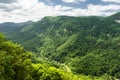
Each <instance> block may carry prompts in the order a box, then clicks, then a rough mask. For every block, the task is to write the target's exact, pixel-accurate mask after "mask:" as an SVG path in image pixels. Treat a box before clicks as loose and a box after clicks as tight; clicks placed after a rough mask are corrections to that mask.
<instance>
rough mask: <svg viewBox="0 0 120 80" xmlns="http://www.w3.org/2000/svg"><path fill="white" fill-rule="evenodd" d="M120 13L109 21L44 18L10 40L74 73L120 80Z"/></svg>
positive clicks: (64, 17)
mask: <svg viewBox="0 0 120 80" xmlns="http://www.w3.org/2000/svg"><path fill="white" fill-rule="evenodd" d="M119 20H120V13H116V14H114V15H111V16H108V17H99V16H88V17H85V16H83V17H69V16H58V17H50V16H49V17H44V18H43V19H42V20H40V21H38V22H36V23H33V24H31V25H26V26H24V27H22V28H20V29H19V30H18V31H17V32H16V33H14V34H12V35H9V36H8V38H9V39H12V40H13V41H14V42H17V43H20V44H22V45H23V46H24V47H25V48H26V49H27V50H30V51H33V52H36V53H37V54H36V55H37V57H40V56H44V57H47V58H48V59H52V60H55V61H58V62H60V63H65V64H67V65H68V66H69V67H70V68H71V69H72V71H73V72H74V73H79V74H81V73H82V74H85V75H94V76H100V75H103V74H109V75H111V76H116V77H120V73H119V71H120V66H119V65H120V23H119Z"/></svg>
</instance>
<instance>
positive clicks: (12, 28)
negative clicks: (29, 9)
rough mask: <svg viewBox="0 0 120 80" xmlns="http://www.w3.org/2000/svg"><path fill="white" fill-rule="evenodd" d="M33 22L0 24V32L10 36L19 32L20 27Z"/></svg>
mask: <svg viewBox="0 0 120 80" xmlns="http://www.w3.org/2000/svg"><path fill="white" fill-rule="evenodd" d="M32 23H33V22H31V21H28V22H24V23H13V22H6V23H1V24H0V32H2V33H4V34H5V35H7V36H11V35H13V34H15V33H16V32H17V31H19V30H20V29H21V28H22V27H24V26H26V25H30V24H32Z"/></svg>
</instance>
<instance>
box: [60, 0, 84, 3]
mask: <svg viewBox="0 0 120 80" xmlns="http://www.w3.org/2000/svg"><path fill="white" fill-rule="evenodd" d="M62 1H63V2H66V3H77V2H86V0H62Z"/></svg>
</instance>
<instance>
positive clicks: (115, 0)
mask: <svg viewBox="0 0 120 80" xmlns="http://www.w3.org/2000/svg"><path fill="white" fill-rule="evenodd" d="M102 1H104V2H115V3H120V0H102Z"/></svg>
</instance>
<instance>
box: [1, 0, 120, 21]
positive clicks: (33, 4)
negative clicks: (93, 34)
mask: <svg viewBox="0 0 120 80" xmlns="http://www.w3.org/2000/svg"><path fill="white" fill-rule="evenodd" d="M2 6H4V7H6V8H7V9H10V11H6V10H4V8H0V23H1V22H10V21H12V22H24V21H28V20H32V21H38V20H40V19H41V18H43V17H44V16H58V15H68V16H81V15H84V16H90V15H98V16H100V15H111V14H113V13H115V12H117V11H120V6H119V5H106V6H105V5H93V4H89V5H88V7H87V8H86V9H81V8H72V7H67V6H63V5H56V6H50V5H49V6H48V5H45V4H44V3H42V2H39V1H38V0H31V1H29V0H18V1H17V2H15V3H11V4H2ZM6 8H5V9H6ZM109 10H111V11H112V12H111V11H109Z"/></svg>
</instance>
